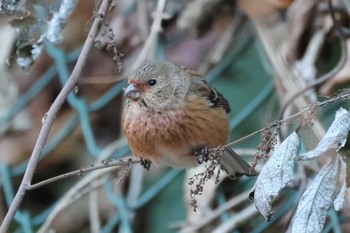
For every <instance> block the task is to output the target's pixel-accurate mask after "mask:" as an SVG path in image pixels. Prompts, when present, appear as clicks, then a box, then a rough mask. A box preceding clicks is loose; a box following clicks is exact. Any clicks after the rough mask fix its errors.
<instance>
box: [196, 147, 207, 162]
mask: <svg viewBox="0 0 350 233" xmlns="http://www.w3.org/2000/svg"><path fill="white" fill-rule="evenodd" d="M193 154H194V155H195V156H196V157H197V161H198V163H199V164H202V163H203V162H208V160H209V149H208V147H207V146H200V147H197V148H196V149H194V150H193Z"/></svg>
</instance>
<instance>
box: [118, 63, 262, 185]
mask: <svg viewBox="0 0 350 233" xmlns="http://www.w3.org/2000/svg"><path fill="white" fill-rule="evenodd" d="M124 95H125V103H124V110H123V120H122V125H123V129H124V133H125V135H126V137H127V139H128V142H129V145H130V148H131V150H132V153H133V154H134V156H137V157H141V158H142V161H143V164H144V166H145V167H146V168H149V165H150V162H153V163H155V164H165V165H167V166H171V167H182V168H189V167H193V166H196V165H198V163H201V162H203V161H206V160H207V159H208V157H207V156H208V149H207V148H216V147H218V146H221V145H224V144H226V143H227V142H228V141H229V133H230V128H229V118H228V116H227V113H228V112H230V106H229V104H228V101H227V100H226V99H225V98H224V97H223V96H222V95H221V94H220V93H219V92H218V91H217V90H215V89H214V88H212V87H210V86H209V85H208V84H207V83H206V81H205V80H204V79H203V77H202V76H201V75H199V74H197V73H196V72H194V71H192V70H189V69H186V68H183V67H179V66H177V65H174V64H172V63H170V62H163V61H152V62H149V63H147V64H145V65H143V66H142V67H141V68H140V69H138V70H137V71H136V72H135V73H134V74H132V75H131V76H130V77H129V79H128V86H127V87H126V89H125V90H124ZM220 160H221V167H222V168H223V169H224V170H225V171H226V172H227V173H228V174H229V176H230V177H232V178H234V177H236V176H239V175H255V171H254V169H252V168H251V167H250V166H249V164H247V163H246V162H245V161H244V160H243V159H242V158H241V157H240V156H239V155H237V154H236V153H235V152H233V151H232V150H231V149H229V148H225V149H224V152H223V155H222V157H221V159H220Z"/></svg>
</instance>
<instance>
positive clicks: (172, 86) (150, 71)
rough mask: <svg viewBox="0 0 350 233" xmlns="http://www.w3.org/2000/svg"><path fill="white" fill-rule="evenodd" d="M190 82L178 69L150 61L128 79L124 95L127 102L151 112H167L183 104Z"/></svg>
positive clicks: (167, 63) (174, 66)
mask: <svg viewBox="0 0 350 233" xmlns="http://www.w3.org/2000/svg"><path fill="white" fill-rule="evenodd" d="M190 82H191V80H190V77H189V76H188V74H187V73H186V72H184V71H183V70H182V69H181V68H180V67H178V66H176V65H174V64H172V63H169V62H159V61H152V62H149V63H147V64H146V65H144V66H142V67H141V68H140V69H138V70H137V71H136V72H135V73H134V74H133V75H131V76H130V77H129V79H128V83H129V84H128V86H127V87H126V88H125V90H124V95H125V97H126V98H127V101H134V102H138V103H139V104H140V106H142V107H146V108H147V109H149V110H151V111H162V110H169V109H171V108H175V107H178V106H179V105H180V104H183V99H184V98H185V96H186V93H187V91H188V89H189V86H190Z"/></svg>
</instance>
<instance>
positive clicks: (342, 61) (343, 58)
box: [279, 39, 348, 120]
mask: <svg viewBox="0 0 350 233" xmlns="http://www.w3.org/2000/svg"><path fill="white" fill-rule="evenodd" d="M340 41H341V47H342V49H341V50H342V53H341V54H342V55H341V58H340V61H339V62H338V64H337V65H336V66H335V67H334V68H333V69H332V70H331V71H330V72H328V73H326V74H324V75H322V76H321V77H320V78H318V79H316V80H315V81H314V82H312V83H310V84H309V85H307V86H306V87H304V88H303V89H301V90H300V91H298V92H296V93H295V94H293V95H292V96H291V97H289V99H288V100H287V101H286V102H285V104H284V105H283V107H282V108H281V111H280V114H279V120H281V119H282V118H283V115H284V112H285V111H286V109H287V107H288V106H289V105H290V104H292V103H293V101H294V100H295V98H297V97H298V96H300V95H302V94H303V93H305V92H306V91H308V90H310V89H311V88H314V87H316V86H318V85H321V84H322V83H324V82H326V81H327V80H328V79H330V78H332V77H333V76H334V75H336V74H337V73H338V72H339V71H340V70H341V69H342V68H343V66H344V65H345V63H346V61H347V59H348V58H347V48H346V47H347V46H346V41H345V40H343V39H341V40H340Z"/></svg>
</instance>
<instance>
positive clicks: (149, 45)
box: [131, 0, 167, 71]
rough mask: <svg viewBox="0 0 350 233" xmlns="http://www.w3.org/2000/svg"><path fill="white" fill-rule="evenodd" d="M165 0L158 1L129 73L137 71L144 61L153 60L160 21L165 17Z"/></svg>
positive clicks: (159, 30) (160, 26)
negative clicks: (148, 30)
mask: <svg viewBox="0 0 350 233" xmlns="http://www.w3.org/2000/svg"><path fill="white" fill-rule="evenodd" d="M165 2H166V0H158V5H157V10H156V12H155V16H154V20H153V23H152V26H151V31H150V34H149V36H148V38H147V41H146V42H145V44H144V46H143V49H142V51H141V53H140V55H139V56H138V58H137V60H136V61H135V62H134V63H133V65H132V67H131V71H133V70H135V69H137V68H138V67H139V66H140V65H141V64H142V63H143V62H144V61H147V60H150V59H154V54H155V49H156V45H157V42H158V35H159V33H160V32H161V31H162V24H161V22H162V20H163V19H164V18H166V17H167V15H166V14H165V13H164V7H165Z"/></svg>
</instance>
